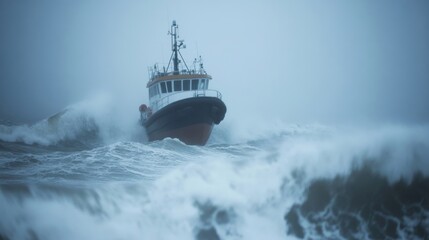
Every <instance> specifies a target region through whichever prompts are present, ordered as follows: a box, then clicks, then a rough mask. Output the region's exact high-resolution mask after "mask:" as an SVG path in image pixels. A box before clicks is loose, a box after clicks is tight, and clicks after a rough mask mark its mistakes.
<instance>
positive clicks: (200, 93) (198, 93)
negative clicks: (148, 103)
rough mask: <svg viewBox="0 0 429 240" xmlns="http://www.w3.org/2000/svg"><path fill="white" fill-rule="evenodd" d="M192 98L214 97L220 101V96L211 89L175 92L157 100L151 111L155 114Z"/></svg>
mask: <svg viewBox="0 0 429 240" xmlns="http://www.w3.org/2000/svg"><path fill="white" fill-rule="evenodd" d="M193 97H216V98H219V99H222V94H221V93H220V92H219V91H217V90H212V89H204V90H203V89H198V90H192V91H182V92H175V93H172V94H169V95H167V96H165V97H163V98H161V99H159V100H157V101H156V102H155V104H154V105H153V106H152V110H153V112H154V113H155V112H156V111H158V110H160V109H161V108H163V107H165V106H167V105H168V104H170V103H172V102H176V101H179V100H182V99H186V98H193Z"/></svg>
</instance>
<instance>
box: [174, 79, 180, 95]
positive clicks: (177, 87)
mask: <svg viewBox="0 0 429 240" xmlns="http://www.w3.org/2000/svg"><path fill="white" fill-rule="evenodd" d="M174 91H175V92H178V91H182V80H176V81H174Z"/></svg>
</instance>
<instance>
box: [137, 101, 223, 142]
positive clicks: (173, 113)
mask: <svg viewBox="0 0 429 240" xmlns="http://www.w3.org/2000/svg"><path fill="white" fill-rule="evenodd" d="M225 113H226V106H225V104H224V103H223V102H222V100H220V99H219V98H216V97H194V98H187V99H183V100H180V101H177V102H174V103H171V104H169V105H168V106H166V107H164V108H162V109H161V110H159V111H157V112H156V113H155V114H153V115H152V116H151V117H150V118H149V119H148V120H147V121H146V122H145V123H144V126H145V128H146V133H147V135H148V138H149V141H154V140H161V139H164V138H167V137H171V138H178V139H179V140H181V141H182V142H184V143H186V144H190V145H205V144H206V143H207V140H208V138H209V137H210V134H211V131H212V129H213V125H214V124H219V123H220V122H221V121H222V120H223V118H224V117H225Z"/></svg>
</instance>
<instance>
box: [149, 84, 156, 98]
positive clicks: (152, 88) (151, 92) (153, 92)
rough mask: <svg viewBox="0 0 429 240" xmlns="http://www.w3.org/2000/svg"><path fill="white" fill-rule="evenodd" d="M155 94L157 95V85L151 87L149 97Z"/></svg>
mask: <svg viewBox="0 0 429 240" xmlns="http://www.w3.org/2000/svg"><path fill="white" fill-rule="evenodd" d="M153 95H155V87H154V86H152V87H150V88H149V97H153Z"/></svg>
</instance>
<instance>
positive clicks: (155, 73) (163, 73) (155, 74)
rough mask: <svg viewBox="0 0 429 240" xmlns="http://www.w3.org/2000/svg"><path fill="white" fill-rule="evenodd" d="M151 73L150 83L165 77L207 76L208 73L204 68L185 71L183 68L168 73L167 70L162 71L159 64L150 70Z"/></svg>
mask: <svg viewBox="0 0 429 240" xmlns="http://www.w3.org/2000/svg"><path fill="white" fill-rule="evenodd" d="M148 72H149V79H150V81H153V80H154V79H155V78H158V77H164V76H171V75H192V74H207V72H206V71H205V70H204V68H200V69H196V68H194V69H189V70H188V69H185V68H182V69H180V70H179V71H171V72H168V71H166V69H165V68H163V69H162V70H161V69H160V68H159V67H158V64H155V65H154V66H153V67H149V68H148Z"/></svg>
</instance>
